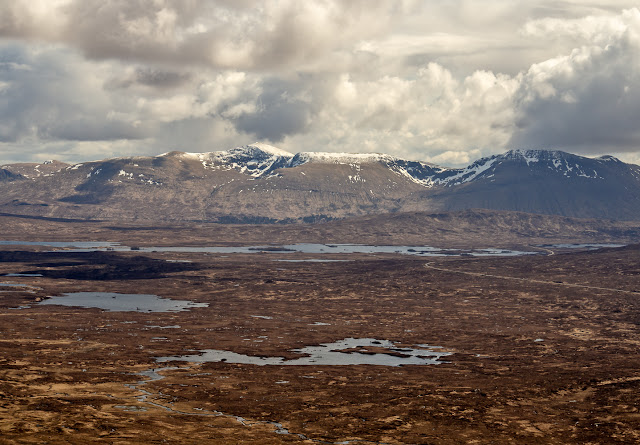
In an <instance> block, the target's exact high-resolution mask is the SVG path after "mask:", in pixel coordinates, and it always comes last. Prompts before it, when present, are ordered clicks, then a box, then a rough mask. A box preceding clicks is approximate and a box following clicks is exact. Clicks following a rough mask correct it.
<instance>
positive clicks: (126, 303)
mask: <svg viewBox="0 0 640 445" xmlns="http://www.w3.org/2000/svg"><path fill="white" fill-rule="evenodd" d="M39 304H40V305H60V306H75V307H84V308H98V309H104V310H106V311H112V312H180V311H186V310H189V309H192V308H197V307H208V306H209V304H208V303H194V302H193V301H188V300H172V299H169V298H162V297H159V296H157V295H145V294H118V293H113V292H74V293H68V294H64V295H63V296H61V297H49V298H48V299H46V300H43V301H41V302H40V303H39Z"/></svg>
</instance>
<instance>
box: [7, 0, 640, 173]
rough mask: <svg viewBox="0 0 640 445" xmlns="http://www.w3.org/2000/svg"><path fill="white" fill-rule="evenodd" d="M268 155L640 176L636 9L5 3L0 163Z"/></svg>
mask: <svg viewBox="0 0 640 445" xmlns="http://www.w3.org/2000/svg"><path fill="white" fill-rule="evenodd" d="M256 141H259V142H263V143H268V144H271V145H274V146H277V147H279V148H281V149H284V150H287V151H290V152H292V153H296V152H302V151H328V152H352V153H353V152H378V153H387V154H390V155H394V156H398V157H401V158H405V159H412V160H422V161H429V162H434V163H437V164H441V165H447V166H460V165H466V164H467V163H469V162H471V161H473V160H475V159H478V158H480V157H483V156H488V155H491V154H497V153H502V152H504V151H507V150H509V149H554V150H563V151H568V152H571V153H576V154H581V155H586V156H598V155H603V154H613V155H615V156H617V157H619V158H620V159H622V160H624V161H627V162H633V163H638V164H640V7H639V6H638V4H637V0H634V1H627V0H590V1H589V0H587V1H574V0H528V1H524V0H349V1H345V0H305V1H301V0H263V1H251V0H0V163H10V162H42V161H44V160H48V159H57V160H61V161H65V162H82V161H88V160H98V159H106V158H111V157H119V156H148V155H157V154H161V153H164V152H167V151H171V150H180V151H187V152H209V151H217V150H226V149H229V148H233V147H236V146H241V145H245V144H249V143H252V142H256Z"/></svg>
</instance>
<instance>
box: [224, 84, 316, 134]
mask: <svg viewBox="0 0 640 445" xmlns="http://www.w3.org/2000/svg"><path fill="white" fill-rule="evenodd" d="M314 82H318V81H317V80H315V81H314V80H312V79H303V78H298V79H296V80H293V81H290V80H283V79H275V78H272V79H268V80H266V81H265V82H263V83H262V85H261V89H262V93H261V94H260V96H259V97H258V100H257V107H256V110H255V111H253V112H251V113H243V114H241V115H240V116H239V117H238V118H237V119H235V126H236V128H237V129H238V130H239V131H241V132H244V133H249V134H252V135H255V136H256V137H257V138H258V139H265V140H268V141H271V142H280V141H282V140H283V139H284V138H285V137H286V136H287V135H292V134H296V133H302V132H304V131H305V129H306V128H307V126H308V125H309V124H310V122H311V120H312V118H313V115H314V113H315V112H316V111H317V110H318V109H319V108H321V107H322V102H323V100H322V98H321V94H319V93H320V91H322V83H321V82H318V83H317V84H316V83H314Z"/></svg>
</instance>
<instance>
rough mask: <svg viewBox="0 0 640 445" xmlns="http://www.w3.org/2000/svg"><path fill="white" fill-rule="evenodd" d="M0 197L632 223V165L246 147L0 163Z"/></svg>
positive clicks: (206, 209) (635, 189)
mask: <svg viewBox="0 0 640 445" xmlns="http://www.w3.org/2000/svg"><path fill="white" fill-rule="evenodd" d="M0 197H1V198H0V212H4V213H15V214H22V215H33V216H47V217H63V218H80V219H114V220H115V219H121V220H157V221H170V220H176V221H180V220H182V221H185V220H192V221H219V222H299V221H305V222H313V221H319V220H328V219H335V218H346V217H353V216H362V215H370V214H380V213H390V212H398V211H401V212H406V211H409V212H411V211H443V210H464V209H470V208H486V209H498V210H515V211H523V212H530V213H546V214H556V215H564V216H572V217H595V218H611V219H627V220H633V219H637V220H640V167H638V166H635V165H631V164H625V163H623V162H621V161H619V160H617V159H615V158H613V157H610V156H607V157H602V158H597V159H590V158H584V157H581V156H576V155H571V154H568V153H564V152H560V151H542V150H536V151H534V150H530V151H520V150H513V151H509V152H507V153H504V154H501V155H496V156H492V157H488V158H483V159H479V160H478V161H476V162H474V163H472V164H471V165H469V166H468V167H466V168H462V169H451V168H445V167H439V166H436V165H433V164H429V163H425V162H417V161H407V160H403V159H399V158H395V157H393V156H389V155H383V154H349V153H342V154H337V153H306V152H300V153H297V154H293V153H289V152H286V151H283V150H280V149H277V148H275V147H272V146H269V145H264V144H252V145H248V146H244V147H237V148H234V149H231V150H227V151H216V152H209V153H184V152H171V153H165V154H163V155H160V156H155V157H131V158H115V159H107V160H104V161H94V162H86V163H82V164H75V165H68V164H64V163H60V162H56V161H49V162H47V163H43V164H14V165H5V166H2V170H0Z"/></svg>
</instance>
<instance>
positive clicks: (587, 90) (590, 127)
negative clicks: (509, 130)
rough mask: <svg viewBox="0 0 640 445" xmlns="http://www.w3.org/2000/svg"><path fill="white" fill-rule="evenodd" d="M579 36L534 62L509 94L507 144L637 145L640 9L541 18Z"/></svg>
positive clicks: (596, 149) (541, 25)
mask: <svg viewBox="0 0 640 445" xmlns="http://www.w3.org/2000/svg"><path fill="white" fill-rule="evenodd" d="M528 29H529V31H530V32H534V33H536V32H546V31H548V30H549V29H554V30H556V31H557V32H559V33H566V34H568V35H570V36H572V37H573V38H575V39H577V40H580V41H582V43H583V46H581V47H579V48H576V49H575V50H573V51H572V52H571V54H569V55H566V56H561V57H557V58H554V59H550V60H547V61H545V62H542V63H539V64H535V65H533V66H531V68H530V69H529V70H528V71H527V72H526V73H525V75H524V77H523V80H522V84H521V86H520V88H519V91H518V93H517V95H516V107H517V126H518V129H517V130H516V131H515V133H514V135H513V136H512V138H511V141H510V145H513V146H518V147H548V148H564V149H569V150H572V151H576V152H581V153H604V152H607V151H612V150H616V151H618V152H624V151H638V150H639V148H640V126H639V125H638V118H637V116H640V58H639V57H638V54H639V53H640V10H638V9H633V10H627V11H625V12H624V13H622V14H621V15H619V16H616V17H613V18H606V19H597V18H595V17H588V18H584V19H580V20H576V21H564V22H562V23H560V22H558V21H555V20H552V21H542V22H536V23H534V24H532V26H531V27H530V28H528Z"/></svg>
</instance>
